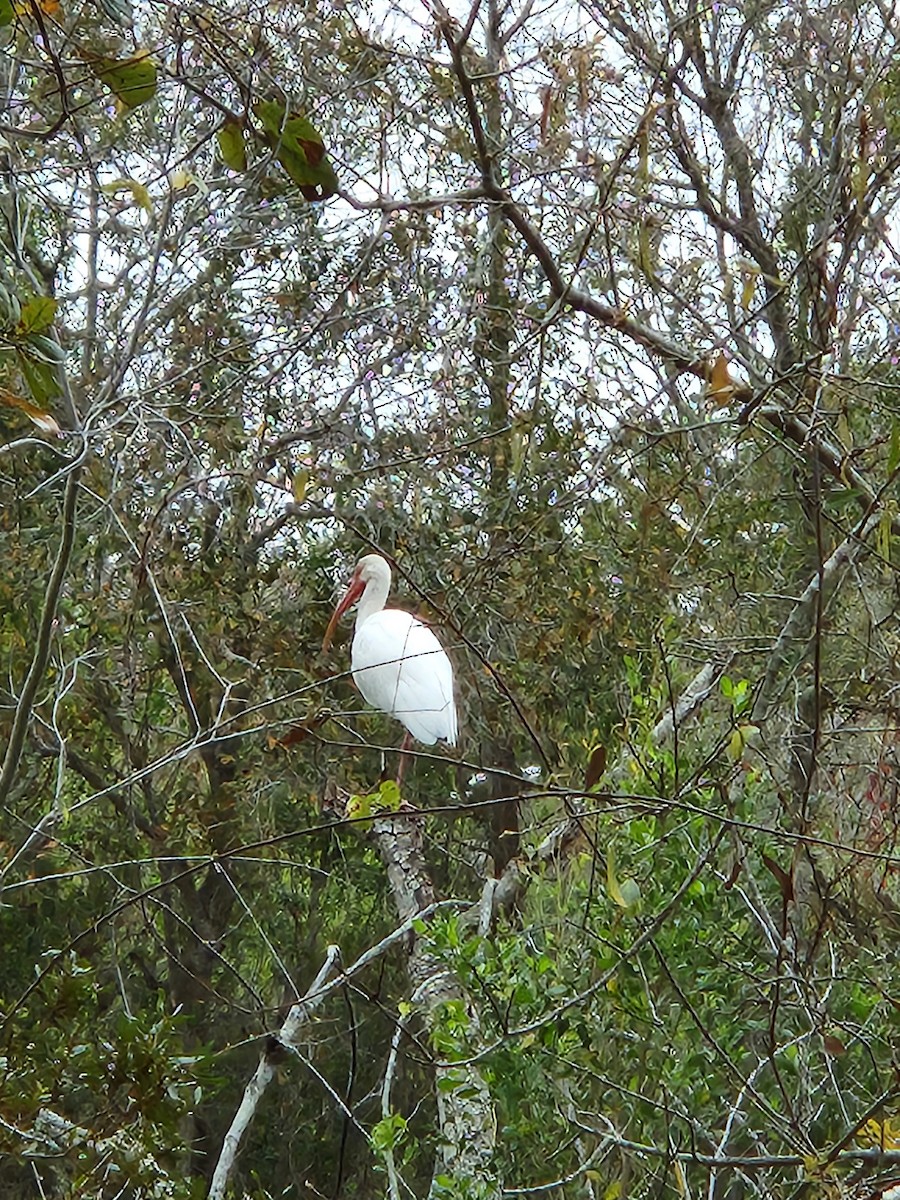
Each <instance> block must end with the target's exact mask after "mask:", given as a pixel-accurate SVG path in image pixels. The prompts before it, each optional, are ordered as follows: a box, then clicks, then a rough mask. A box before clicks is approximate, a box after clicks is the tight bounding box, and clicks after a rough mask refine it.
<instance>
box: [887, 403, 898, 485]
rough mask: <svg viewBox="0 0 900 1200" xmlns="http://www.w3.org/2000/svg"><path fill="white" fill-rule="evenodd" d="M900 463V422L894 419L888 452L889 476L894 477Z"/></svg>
mask: <svg viewBox="0 0 900 1200" xmlns="http://www.w3.org/2000/svg"><path fill="white" fill-rule="evenodd" d="M898 463H900V421H898V420H897V418H896V417H894V420H893V421H892V423H891V448H890V450H888V464H887V469H888V475H893V473H894V471H895V470H896V469H897V465H898Z"/></svg>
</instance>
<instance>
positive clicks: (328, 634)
mask: <svg viewBox="0 0 900 1200" xmlns="http://www.w3.org/2000/svg"><path fill="white" fill-rule="evenodd" d="M364 591H365V584H364V583H363V581H362V580H361V579H351V580H350V584H349V586H348V588H347V590H346V592H344V595H343V596H342V597H341V601H340V603H339V604H338V606H337V608H336V609H335V610H334V612H333V614H332V617H331V620H330V621H329V622H328V628H327V629H326V630H325V636H324V637H323V638H322V652H323V653H324V652H325V651H326V650H327V649H328V647H329V646H330V645H331V639H332V638H333V637H334V631H335V630H336V629H337V624H338V621H339V620H340V619H341V617H342V616H343V615H344V613H345V612H346V611H347V609H348V608H350V607H351V606H352V605H354V604H355V603H356V601H357V600H358V599H359V598H360V596H361V595H362V594H363V592H364Z"/></svg>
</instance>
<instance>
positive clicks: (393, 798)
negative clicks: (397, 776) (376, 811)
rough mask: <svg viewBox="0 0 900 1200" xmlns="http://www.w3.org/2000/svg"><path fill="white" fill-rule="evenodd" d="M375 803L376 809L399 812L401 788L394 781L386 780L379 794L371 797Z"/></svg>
mask: <svg viewBox="0 0 900 1200" xmlns="http://www.w3.org/2000/svg"><path fill="white" fill-rule="evenodd" d="M370 798H371V799H372V800H374V801H375V807H376V808H381V809H387V810H388V811H389V812H397V811H398V809H399V808H400V788H399V787H398V786H397V784H396V782H395V781H394V780H393V779H385V781H384V782H383V783H382V784H381V786H380V787H379V789H378V791H377V793H376V794H375V795H374V796H372V797H370Z"/></svg>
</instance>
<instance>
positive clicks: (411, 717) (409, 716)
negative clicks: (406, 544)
mask: <svg viewBox="0 0 900 1200" xmlns="http://www.w3.org/2000/svg"><path fill="white" fill-rule="evenodd" d="M390 590H391V568H390V567H389V566H388V564H387V562H386V560H385V559H383V558H382V557H381V555H380V554H367V555H366V556H365V558H361V559H360V560H359V562H358V563H357V564H356V568H355V570H354V572H353V575H352V576H351V578H350V583H349V584H348V586H347V590H346V592H345V593H344V595H343V597H342V598H341V601H340V603H339V604H338V606H337V608H336V609H335V610H334V616H333V617H332V618H331V621H330V622H329V625H328V628H327V630H326V631H325V638H324V640H323V642H322V648H323V650H327V649H328V647H329V646H330V645H331V638H332V636H333V634H334V630H335V627H336V626H337V623H338V621H339V620H340V618H341V617H342V616H343V614H344V613H345V612H346V611H347V609H348V608H352V606H353V605H354V604H355V603H356V602H357V600H358V601H359V607H358V609H357V610H356V632H355V633H354V635H353V648H352V650H351V653H350V669H351V671H352V672H353V679H354V682H355V683H356V686H357V687H358V688H359V690H360V691H361V692H362V694H363V697H364V698H365V699H366V700H368V702H369V704H371V705H372V706H373V707H374V708H380V709H381V711H382V712H386V713H389V714H390V715H391V716H392V717H396V718H397V720H398V721H402V722H403V724H404V725H405V726H406V728H407V729H408V730H409V733H411V734H412V735H413V737H415V738H417V739H418V740H419V741H420V742H424V744H425V745H426V746H433V745H434V743H435V742H436V741H437V740H438V738H443V740H444V741H445V742H448V743H449V744H450V745H451V746H455V745H456V735H457V727H456V702H455V700H454V699H453V667H452V666H451V665H450V659H449V658H448V657H447V655H446V653H445V651H444V648H443V647H442V646H441V643H440V642H439V641H438V640H437V638H436V637H435V636H434V634H433V633H432V632H431V630H430V629H429V628H428V626H427V625H423V624H422V622H421V621H419V620H417V619H416V618H415V617H414V616H412V615H411V614H410V613H408V612H402V611H401V610H400V609H399V608H385V607H384V604H385V601H386V600H387V598H388V592H389V591H390ZM407 741H408V738H407Z"/></svg>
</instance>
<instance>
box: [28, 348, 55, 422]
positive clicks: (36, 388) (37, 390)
mask: <svg viewBox="0 0 900 1200" xmlns="http://www.w3.org/2000/svg"><path fill="white" fill-rule="evenodd" d="M18 360H19V370H20V371H21V372H22V378H23V379H24V380H25V382H26V383H27V384H28V390H29V391H30V392H31V395H32V398H33V400H34V401H35V403H36V404H37V405H38V407H39V408H41V409H44V408H46V407H47V404H48V403H49V401H50V400H53V399H55V398H56V397H57V396H58V395H59V390H60V389H59V384H58V383H57V380H56V371H55V370H54V368H53V367H52V366H50V365H49V364H48V363H46V362H44V361H42V360H34V359H32V358H29V357H26V355H25V354H23V353H22V352H21V351H20V352H19V354H18Z"/></svg>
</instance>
